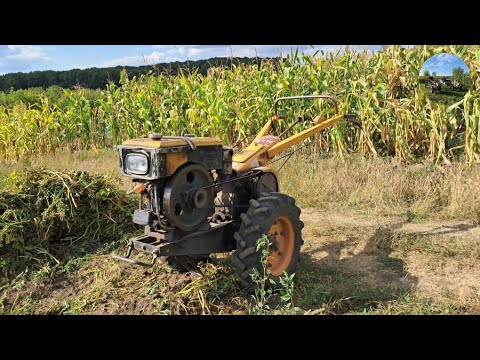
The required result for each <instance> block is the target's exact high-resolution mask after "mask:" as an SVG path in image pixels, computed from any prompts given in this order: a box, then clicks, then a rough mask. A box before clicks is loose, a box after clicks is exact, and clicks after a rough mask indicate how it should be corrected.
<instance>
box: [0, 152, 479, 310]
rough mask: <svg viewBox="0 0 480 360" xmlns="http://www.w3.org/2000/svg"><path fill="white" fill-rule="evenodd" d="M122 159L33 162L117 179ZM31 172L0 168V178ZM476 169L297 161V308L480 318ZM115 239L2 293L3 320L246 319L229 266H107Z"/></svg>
mask: <svg viewBox="0 0 480 360" xmlns="http://www.w3.org/2000/svg"><path fill="white" fill-rule="evenodd" d="M115 155H116V154H115V153H112V152H109V151H96V152H81V153H79V154H76V155H65V154H64V155H61V156H57V157H53V156H51V157H43V158H38V159H37V160H35V161H33V164H34V165H44V166H47V167H50V168H54V169H57V170H66V169H78V170H88V171H92V172H100V173H106V174H109V175H110V176H112V177H113V178H115V179H117V180H118V183H119V185H121V186H123V187H125V188H128V186H129V185H128V182H127V181H124V180H122V179H120V177H119V174H118V170H117V161H116V158H115ZM13 169H17V170H20V171H21V170H24V169H25V164H24V165H14V166H11V165H6V164H2V165H0V176H2V174H6V173H8V172H10V171H11V170H13ZM479 179H480V169H479V168H478V167H477V166H471V167H467V166H465V165H461V164H453V165H451V166H450V167H445V168H435V167H432V166H430V165H428V164H424V165H423V164H422V165H415V166H405V165H401V164H397V163H395V162H387V161H381V160H361V159H357V158H351V159H347V160H343V161H342V160H339V159H316V160H315V161H312V160H310V161H299V160H298V159H297V161H291V162H290V163H289V164H288V165H287V166H286V167H285V168H284V170H282V173H281V186H282V187H283V190H284V191H285V192H286V193H289V194H291V195H293V196H294V197H296V198H297V199H298V203H299V204H300V206H301V207H302V208H303V211H302V220H303V221H304V222H305V228H304V231H303V237H304V240H305V244H304V246H303V247H302V254H301V261H300V263H299V266H298V270H297V274H296V277H297V284H296V288H295V293H294V298H293V302H294V306H295V307H296V311H297V312H298V313H304V314H480V262H479V259H480V226H478V223H479V214H480V205H479V204H480V201H478V200H479V199H480V186H479V184H478V181H479ZM124 246H125V244H124V243H123V242H119V243H117V244H114V245H112V246H110V247H106V248H102V249H99V250H98V252H94V253H92V254H90V255H87V256H83V257H81V258H77V259H71V260H70V261H68V262H67V263H66V264H65V265H64V266H62V268H61V269H60V270H58V271H55V272H53V271H50V270H49V269H48V268H47V269H42V270H40V271H38V272H36V273H35V274H34V275H30V276H23V275H20V276H19V277H18V278H17V279H16V280H15V281H13V282H12V283H11V284H10V285H9V286H8V287H4V288H3V289H0V313H4V314H30V313H34V314H178V313H180V314H187V313H188V314H190V313H194V314H241V313H245V312H246V309H247V308H248V306H249V299H248V297H247V296H246V294H245V293H244V292H243V291H242V290H241V289H240V288H239V287H238V284H237V282H236V280H235V277H234V275H233V268H232V265H231V264H230V259H229V257H228V256H226V255H216V256H212V259H211V262H209V263H208V264H203V265H202V266H201V270H202V272H203V275H200V274H198V273H192V272H189V273H178V272H176V271H173V270H172V269H170V268H169V267H168V266H166V265H163V264H157V265H155V267H153V268H152V269H148V270H145V269H143V268H138V267H132V266H129V265H127V264H124V263H121V262H118V261H116V260H113V259H111V257H110V254H111V253H113V252H115V253H118V252H121V251H123V247H124Z"/></svg>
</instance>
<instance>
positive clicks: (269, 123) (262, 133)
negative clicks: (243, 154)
mask: <svg viewBox="0 0 480 360" xmlns="http://www.w3.org/2000/svg"><path fill="white" fill-rule="evenodd" d="M279 118H280V117H279V116H278V115H273V116H272V117H271V118H270V119H269V120H268V121H267V123H266V124H265V125H263V128H262V129H261V130H260V132H259V133H258V134H257V136H256V137H255V139H253V141H252V143H255V142H257V141H258V140H260V138H261V137H262V136H265V135H267V134H268V131H269V130H270V128H271V127H272V122H273V121H275V120H278V119H279Z"/></svg>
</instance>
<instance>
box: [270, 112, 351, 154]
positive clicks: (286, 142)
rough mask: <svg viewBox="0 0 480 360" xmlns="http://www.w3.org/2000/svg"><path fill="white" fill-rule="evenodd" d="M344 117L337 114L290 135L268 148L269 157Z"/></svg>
mask: <svg viewBox="0 0 480 360" xmlns="http://www.w3.org/2000/svg"><path fill="white" fill-rule="evenodd" d="M342 119H343V115H337V116H335V117H333V118H331V119H328V120H325V121H322V122H321V123H320V124H317V125H314V126H312V127H311V128H309V129H306V130H303V131H301V132H299V133H298V134H296V135H293V136H290V137H288V138H286V139H285V140H282V141H280V142H278V143H276V144H275V145H273V146H272V147H271V148H270V149H268V150H267V155H268V158H269V159H271V158H273V157H274V156H275V155H277V154H279V153H281V152H282V151H284V150H286V149H288V148H290V147H292V146H293V145H295V144H298V143H299V142H300V141H303V140H305V139H306V138H308V137H310V136H313V135H315V134H318V133H319V132H321V131H322V130H325V129H326V128H327V127H329V126H332V125H334V124H335V123H337V122H338V121H340V120H342Z"/></svg>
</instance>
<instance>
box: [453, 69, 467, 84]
mask: <svg viewBox="0 0 480 360" xmlns="http://www.w3.org/2000/svg"><path fill="white" fill-rule="evenodd" d="M464 75H465V71H464V70H463V69H462V68H461V67H456V68H454V69H453V70H452V81H455V80H458V81H459V82H460V83H463V77H464Z"/></svg>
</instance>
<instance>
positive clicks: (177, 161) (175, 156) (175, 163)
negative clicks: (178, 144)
mask: <svg viewBox="0 0 480 360" xmlns="http://www.w3.org/2000/svg"><path fill="white" fill-rule="evenodd" d="M187 161H188V156H187V152H186V151H182V152H172V153H168V154H167V176H170V175H173V173H175V171H177V169H178V168H179V167H180V166H182V165H183V164H185V163H186V162H187Z"/></svg>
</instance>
